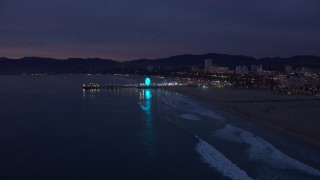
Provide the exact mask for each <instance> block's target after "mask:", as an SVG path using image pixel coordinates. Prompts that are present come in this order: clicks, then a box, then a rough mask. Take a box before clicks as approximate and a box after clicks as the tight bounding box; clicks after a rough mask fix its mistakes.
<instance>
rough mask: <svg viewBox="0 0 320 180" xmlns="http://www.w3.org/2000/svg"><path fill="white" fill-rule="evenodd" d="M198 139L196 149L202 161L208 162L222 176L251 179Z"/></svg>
mask: <svg viewBox="0 0 320 180" xmlns="http://www.w3.org/2000/svg"><path fill="white" fill-rule="evenodd" d="M198 139H199V143H198V144H197V147H196V150H197V152H198V153H199V154H200V155H201V157H202V160H203V162H205V163H208V164H209V165H210V166H211V167H212V168H215V169H216V170H217V171H218V172H220V173H222V174H223V176H226V177H229V178H231V179H239V180H241V179H252V178H250V177H249V176H248V175H247V173H246V172H245V171H243V170H242V169H240V168H239V167H238V166H236V165H235V164H233V163H232V162H231V161H230V160H229V159H228V158H226V157H225V156H224V155H223V154H222V153H220V152H219V151H218V150H216V149H215V148H214V147H212V146H211V145H210V144H208V143H207V142H205V141H204V140H202V139H200V138H198Z"/></svg>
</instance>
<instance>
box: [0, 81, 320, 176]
mask: <svg viewBox="0 0 320 180" xmlns="http://www.w3.org/2000/svg"><path fill="white" fill-rule="evenodd" d="M141 80H143V77H129V78H125V77H116V76H0V83H1V88H0V109H1V111H0V112H1V120H0V143H1V148H0V179H90V180H93V179H251V178H252V179H301V178H302V179H317V178H319V176H320V172H319V170H318V168H319V164H320V159H319V151H318V150H317V149H314V148H312V147H301V145H300V144H299V143H296V141H294V140H292V141H291V140H290V138H287V137H285V136H284V137H277V138H274V137H271V136H270V135H268V134H269V133H264V132H263V131H268V130H262V131H259V132H256V131H255V130H256V129H259V128H256V125H255V124H251V123H250V122H247V121H245V120H241V119H239V120H238V119H237V117H234V116H232V115H227V114H223V112H218V110H217V111H215V110H212V109H210V108H207V107H203V105H200V104H198V103H196V102H194V101H191V100H190V99H188V98H187V97H183V96H181V95H177V94H175V93H172V92H168V91H163V90H137V89H134V88H132V89H115V90H105V91H91V92H84V91H82V89H81V86H82V84H83V83H89V82H97V83H110V84H113V83H115V84H117V83H133V82H140V81H141ZM245 129H246V130H245ZM261 129H263V128H261ZM196 136H198V137H199V138H197V137H196ZM261 136H263V137H261ZM280 136H281V135H280ZM279 139H280V140H283V141H285V142H282V141H281V143H279V141H280V140H279ZM286 142H287V144H290V146H289V145H288V146H282V145H281V144H283V143H286ZM286 147H299V148H297V149H298V150H297V151H298V152H296V151H293V152H290V151H292V149H291V150H290V149H288V150H286V149H285V148H286Z"/></svg>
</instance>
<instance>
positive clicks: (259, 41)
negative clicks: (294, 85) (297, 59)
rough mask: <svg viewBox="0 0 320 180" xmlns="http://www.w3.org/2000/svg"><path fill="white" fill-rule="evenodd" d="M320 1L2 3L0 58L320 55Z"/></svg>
mask: <svg viewBox="0 0 320 180" xmlns="http://www.w3.org/2000/svg"><path fill="white" fill-rule="evenodd" d="M318 17H320V2H319V1H318V0H268V1H263V0H241V1H239V0H202V1H194V0H171V1H163V0H162V1H161V0H136V1H129V0H109V1H105V0H55V1H49V0H28V1H25V0H10V1H3V0H2V1H1V0H0V23H1V26H0V56H15V57H20V56H29V55H39V56H40V55H41V56H52V57H60V58H65V57H70V56H77V57H104V58H107V57H115V58H118V59H131V58H140V57H149V58H152V57H164V56H168V55H175V54H180V53H206V52H220V53H230V54H246V55H253V56H258V57H261V56H291V55H296V54H313V55H320V46H319V44H320V35H319V33H318V32H320V21H319V20H318Z"/></svg>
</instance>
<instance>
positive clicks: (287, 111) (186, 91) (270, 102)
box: [172, 88, 320, 147]
mask: <svg viewBox="0 0 320 180" xmlns="http://www.w3.org/2000/svg"><path fill="white" fill-rule="evenodd" d="M172 91H175V92H177V93H180V94H183V95H186V96H189V97H191V98H194V99H196V100H198V101H200V102H203V103H206V104H211V105H214V106H216V107H218V108H220V109H222V110H225V111H227V112H231V113H234V114H236V115H239V116H242V117H244V118H246V119H249V120H252V121H255V122H258V123H260V124H263V125H266V126H268V127H271V128H274V129H278V130H280V131H282V132H284V133H287V134H289V135H291V136H293V137H295V138H298V139H300V140H303V141H305V142H307V143H311V144H313V145H315V146H318V147H320V100H319V99H316V98H315V97H311V96H305V95H286V94H280V93H277V92H272V91H268V90H259V89H234V88H207V89H204V88H174V89H172Z"/></svg>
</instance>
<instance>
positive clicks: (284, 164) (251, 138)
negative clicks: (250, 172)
mask: <svg viewBox="0 0 320 180" xmlns="http://www.w3.org/2000/svg"><path fill="white" fill-rule="evenodd" d="M215 135H216V136H217V137H219V138H223V139H227V140H229V141H233V142H237V143H246V144H248V145H249V148H248V149H247V151H248V154H249V157H250V159H251V160H254V161H257V162H262V163H264V164H267V165H269V166H271V167H277V168H280V169H296V170H299V171H303V172H306V173H308V174H311V175H314V176H320V171H319V170H317V169H315V168H313V167H311V166H309V165H307V164H304V163H302V162H300V161H298V160H296V159H293V158H292V157H289V156H288V155H286V154H284V153H283V152H281V151H280V150H278V149H277V148H276V147H274V146H273V145H272V144H270V143H269V142H267V141H265V140H264V139H262V138H260V137H257V136H255V135H253V134H252V133H250V132H248V131H245V130H243V129H240V128H238V127H235V126H233V125H226V126H225V128H223V129H221V130H218V131H216V132H215Z"/></svg>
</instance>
